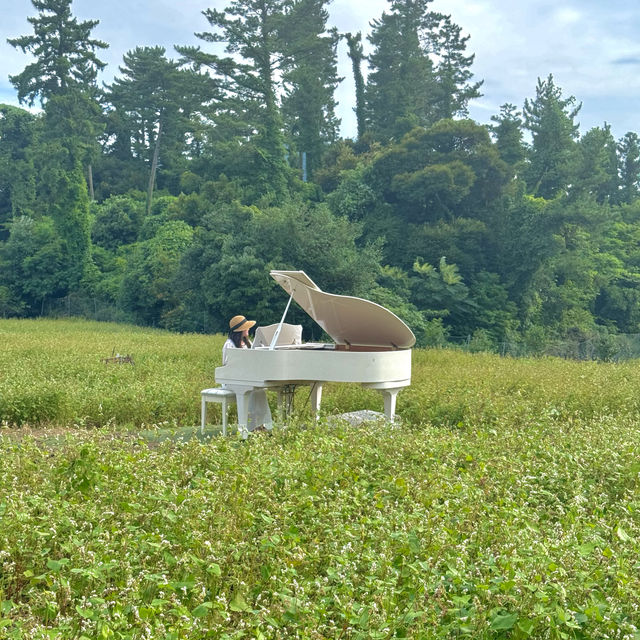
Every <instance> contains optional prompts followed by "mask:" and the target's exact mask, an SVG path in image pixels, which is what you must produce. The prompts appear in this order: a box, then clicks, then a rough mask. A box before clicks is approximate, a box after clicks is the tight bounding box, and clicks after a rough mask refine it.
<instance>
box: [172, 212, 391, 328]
mask: <svg viewBox="0 0 640 640" xmlns="http://www.w3.org/2000/svg"><path fill="white" fill-rule="evenodd" d="M361 233H362V228H361V226H360V225H357V224H353V223H350V222H349V221H348V220H347V219H346V218H341V217H337V216H334V215H332V214H331V212H330V211H329V209H328V208H327V207H326V205H324V204H315V205H314V204H309V203H302V202H298V201H292V202H288V203H286V204H284V205H282V206H281V207H267V208H265V209H259V208H257V207H255V206H254V207H246V206H242V205H240V204H238V203H237V202H236V203H230V204H226V203H220V204H218V205H217V206H216V207H215V209H214V211H212V212H211V213H210V214H208V215H207V216H206V217H205V218H204V220H203V226H202V227H200V228H198V229H197V230H196V232H195V235H194V243H193V246H192V247H191V249H190V250H189V252H188V255H187V256H186V257H185V260H184V261H183V263H182V268H181V271H180V273H179V274H178V276H177V281H178V282H179V283H180V286H181V287H182V293H181V295H180V298H181V306H180V309H179V311H177V312H176V314H175V315H174V318H175V319H176V322H177V317H178V315H182V318H183V320H182V322H183V324H182V325H181V326H183V327H185V328H186V327H189V328H190V329H191V330H193V329H199V328H200V327H202V319H203V317H206V318H207V322H208V325H207V329H208V330H216V331H224V330H225V328H226V326H227V324H226V323H227V322H228V318H229V317H230V316H231V315H233V314H234V313H236V310H237V309H239V308H242V309H243V310H244V311H243V313H247V314H252V315H254V316H256V317H258V318H260V322H261V323H263V324H270V323H272V322H277V321H279V320H280V316H281V314H282V311H283V310H284V306H285V304H286V295H285V294H284V293H283V292H282V290H281V289H280V288H279V287H278V286H277V285H276V284H275V283H273V282H272V280H271V279H270V278H269V277H268V273H269V270H270V269H275V268H277V269H302V270H304V271H306V272H307V273H308V274H309V276H310V277H311V278H313V279H314V280H315V281H316V282H317V284H318V285H319V286H320V287H321V288H322V289H323V290H325V291H329V292H331V293H344V294H350V295H361V296H364V297H366V294H367V292H369V291H371V290H372V288H373V286H374V283H375V278H376V275H377V271H378V265H379V258H380V252H379V246H378V245H377V244H371V245H366V246H360V247H359V246H358V245H357V241H358V239H359V237H360V235H361ZM290 313H291V315H290V317H289V320H288V321H290V322H296V323H298V322H299V323H301V324H303V325H304V327H305V332H306V333H307V336H308V335H309V332H312V331H313V332H315V333H316V337H320V335H319V329H318V327H317V325H313V323H312V322H311V321H310V319H309V317H308V316H307V315H306V314H305V313H304V312H302V311H301V310H299V309H294V308H293V307H292V308H291V312H290Z"/></svg>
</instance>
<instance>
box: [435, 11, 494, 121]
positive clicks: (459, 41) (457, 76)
mask: <svg viewBox="0 0 640 640" xmlns="http://www.w3.org/2000/svg"><path fill="white" fill-rule="evenodd" d="M437 20H438V24H437V27H435V28H433V29H432V31H431V38H430V41H429V48H430V51H431V53H432V54H433V55H434V56H435V58H436V59H437V60H438V62H437V64H436V66H435V70H434V72H435V78H436V86H437V94H436V95H437V98H436V100H435V104H434V115H435V117H436V119H440V118H453V117H455V116H459V117H467V116H468V113H469V112H468V104H469V100H473V99H474V98H479V97H480V96H481V95H482V94H481V93H480V87H481V86H482V83H483V81H480V82H474V83H471V84H470V83H469V81H470V80H471V78H472V77H473V73H472V72H471V69H470V67H471V65H472V64H473V61H474V58H475V54H471V55H465V52H466V49H467V42H468V41H469V38H470V36H462V35H461V32H462V29H461V28H460V27H459V26H458V25H457V24H454V23H453V22H451V16H448V15H440V16H438V17H437Z"/></svg>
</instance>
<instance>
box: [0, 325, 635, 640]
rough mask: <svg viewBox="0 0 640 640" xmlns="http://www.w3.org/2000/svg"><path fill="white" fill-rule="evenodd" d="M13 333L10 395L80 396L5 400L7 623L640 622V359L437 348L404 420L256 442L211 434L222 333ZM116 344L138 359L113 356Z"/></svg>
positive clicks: (240, 632) (236, 634)
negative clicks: (205, 413)
mask: <svg viewBox="0 0 640 640" xmlns="http://www.w3.org/2000/svg"><path fill="white" fill-rule="evenodd" d="M5 336H7V338H8V342H7V344H9V349H8V352H9V353H10V355H7V352H6V351H3V353H2V355H0V359H2V360H3V361H2V362H1V363H0V365H1V366H2V369H1V370H2V371H3V373H2V376H3V377H2V379H1V383H0V402H5V404H4V405H2V406H9V407H11V406H16V405H17V404H19V403H20V402H21V403H22V405H21V406H24V407H26V408H28V407H29V406H30V405H29V398H31V397H33V394H31V395H29V392H30V386H29V384H28V381H29V380H32V381H33V382H36V381H37V382H38V384H42V385H44V386H45V387H47V388H48V389H50V390H54V389H56V388H57V389H58V390H59V392H60V393H61V394H62V398H63V401H61V402H60V403H59V404H58V405H57V406H58V409H57V411H59V412H60V413H58V414H57V415H56V416H53V417H52V416H51V415H45V414H44V413H40V414H38V413H37V410H36V409H32V408H29V409H28V411H31V412H32V413H31V414H30V415H39V416H40V418H39V419H38V420H34V421H28V420H22V419H21V421H20V425H21V426H18V425H17V422H18V421H10V420H7V418H6V417H4V416H6V415H9V414H3V419H4V420H5V423H4V425H5V426H4V428H3V429H2V430H0V434H2V435H1V436H0V456H1V457H0V461H1V462H0V638H3V637H6V638H74V639H81V638H132V639H133V638H136V639H137V638H161V639H167V640H168V639H177V638H184V639H187V638H188V639H192V638H195V639H199V638H314V639H315V638H335V639H338V638H363V639H364V638H394V637H411V638H456V637H469V638H638V637H640V634H639V633H638V631H637V626H638V624H639V622H640V614H639V612H638V604H637V601H638V600H637V593H638V592H640V584H639V583H640V561H639V560H638V558H639V557H640V556H639V555H638V551H639V550H640V549H639V547H640V518H639V517H638V509H640V490H639V482H638V480H639V477H638V473H639V472H640V456H639V453H640V451H639V448H640V444H639V443H640V422H639V421H638V416H637V412H638V406H637V405H638V401H637V400H636V390H637V389H638V383H639V382H640V380H639V379H638V378H639V377H640V373H638V372H637V371H636V369H637V365H636V363H626V364H618V365H613V364H596V363H577V362H568V361H563V360H554V359H544V360H511V359H501V358H499V357H496V356H491V355H486V354H475V355H471V354H463V353H458V352H447V351H419V350H416V351H415V352H414V359H413V383H412V386H411V388H409V389H407V390H405V391H403V392H402V393H401V394H400V396H399V401H398V409H399V412H400V414H401V417H402V424H401V425H399V426H397V427H394V428H390V427H387V426H384V425H381V424H375V423H371V424H367V425H363V426H361V427H358V428H354V427H350V426H348V425H346V424H342V423H340V422H335V421H331V422H325V421H321V422H319V423H318V424H317V425H311V424H309V422H308V420H306V419H305V418H304V415H300V416H298V417H296V418H294V420H293V421H292V424H290V425H289V426H288V428H287V429H276V431H275V433H274V435H273V436H265V435H261V436H255V437H251V438H250V439H249V440H248V441H247V442H244V443H243V442H241V441H240V440H238V439H237V438H235V437H228V438H221V437H211V435H212V434H213V432H214V429H213V428H210V429H209V431H208V432H207V434H206V435H207V437H205V438H203V439H199V438H197V437H189V436H191V435H197V433H198V430H197V429H195V428H194V426H193V425H194V424H195V423H197V422H198V419H199V418H198V414H199V399H198V393H199V390H200V389H201V388H203V387H204V386H207V385H209V384H211V382H212V371H213V367H215V366H216V363H217V362H218V361H219V347H220V346H221V339H220V338H218V337H206V336H176V335H171V334H167V333H163V332H155V331H148V330H140V329H132V328H130V327H120V326H116V325H99V324H91V323H83V322H66V321H64V322H62V321H60V322H46V321H38V322H28V321H20V322H14V321H0V337H1V338H4V337H5ZM114 346H115V347H116V348H117V350H119V351H120V352H121V353H123V352H128V353H132V355H133V356H134V359H135V361H136V364H135V366H134V367H130V366H128V365H120V366H117V365H116V366H114V365H109V366H105V365H104V363H100V358H101V357H106V356H109V355H111V351H112V349H113V347H114ZM29 354H33V355H32V357H29ZM43 362H44V363H46V366H44V367H43V365H42V363H43ZM16 363H20V366H19V367H18V366H17V365H16ZM167 363H168V364H170V366H167ZM54 374H55V376H56V377H55V381H56V384H53V382H52V381H51V379H50V378H49V376H54ZM151 380H154V383H153V384H151V382H150V381H151ZM156 386H157V387H160V389H159V390H156ZM147 389H149V394H150V395H151V396H152V399H149V398H147V395H146V390H147ZM133 390H135V391H133ZM127 394H130V395H129V396H127ZM182 396H186V397H185V398H183V397H182ZM123 397H130V398H131V403H139V404H140V405H141V406H135V407H133V406H129V403H124V404H123V403H122V402H121V401H120V400H121V399H122V398H123ZM160 397H162V398H163V405H162V410H159V409H158V398H160ZM6 398H11V399H12V400H11V402H9V403H7V402H6ZM114 399H115V400H114ZM107 401H108V402H107ZM92 403H93V404H92ZM100 403H102V406H103V409H102V414H101V413H100V412H99V411H98V410H97V409H96V406H97V405H98V404H100ZM105 406H109V407H112V408H113V410H112V411H105V410H104V407H105ZM323 406H324V407H325V409H326V410H327V411H328V412H329V413H332V412H340V411H350V410H354V409H362V408H371V409H375V410H380V409H381V400H380V398H379V397H378V395H377V394H375V393H371V392H368V391H365V390H362V389H360V388H359V387H357V386H353V385H352V386H348V385H330V386H329V388H328V390H327V393H326V394H325V398H324V401H323ZM180 407H182V409H179V408H180ZM171 408H173V410H175V411H176V414H175V415H174V414H172V413H171ZM125 409H126V410H125ZM40 411H42V410H40ZM15 415H20V416H24V415H27V413H24V414H15ZM101 416H102V417H101ZM96 427H99V428H96Z"/></svg>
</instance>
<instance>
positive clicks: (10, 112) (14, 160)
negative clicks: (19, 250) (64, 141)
mask: <svg viewBox="0 0 640 640" xmlns="http://www.w3.org/2000/svg"><path fill="white" fill-rule="evenodd" d="M35 135H36V117H35V116H34V115H32V114H30V113H29V112H27V111H24V110H23V109H19V108H17V107H12V106H10V105H6V104H2V105H0V240H2V239H6V237H7V235H8V229H7V225H8V222H9V221H10V220H12V219H15V218H18V217H20V216H23V215H26V216H29V215H33V213H34V206H35V196H36V184H35V177H36V176H35V167H34V164H33V157H32V154H33V153H34V149H33V148H32V144H33V140H34V137H35Z"/></svg>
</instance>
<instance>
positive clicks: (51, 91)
mask: <svg viewBox="0 0 640 640" xmlns="http://www.w3.org/2000/svg"><path fill="white" fill-rule="evenodd" d="M71 2H72V0H31V4H32V5H33V7H34V9H36V10H37V11H38V15H37V16H35V17H29V18H27V20H28V21H29V23H30V24H31V25H32V26H33V31H34V32H33V34H32V35H27V36H20V37H18V38H10V39H9V40H8V42H9V44H11V45H12V46H14V47H16V48H19V49H21V50H22V51H23V52H24V53H29V54H30V55H32V56H33V58H35V59H34V61H33V62H31V63H29V64H28V65H27V66H26V67H25V69H24V70H23V71H22V72H20V73H18V74H16V75H14V76H9V79H10V80H11V83H12V84H13V85H14V86H15V87H16V89H17V90H18V100H19V101H20V102H25V101H26V102H27V103H28V104H29V105H33V104H34V102H35V100H36V98H40V101H41V102H42V103H43V104H44V103H45V102H46V101H47V100H48V99H49V98H50V97H51V96H55V95H65V94H67V93H68V92H69V91H70V90H74V89H75V90H78V89H79V90H83V91H84V90H86V89H87V88H88V87H91V86H95V84H96V78H97V74H98V71H100V70H101V69H103V68H104V67H105V63H104V62H102V61H101V60H99V59H98V57H97V56H96V53H95V51H96V49H106V48H107V47H108V45H107V44H106V43H105V42H102V41H100V40H96V39H94V38H91V31H92V30H93V28H94V27H95V26H96V25H97V24H98V22H99V21H98V20H87V21H84V22H78V20H77V19H76V18H74V17H73V16H72V15H71Z"/></svg>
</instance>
